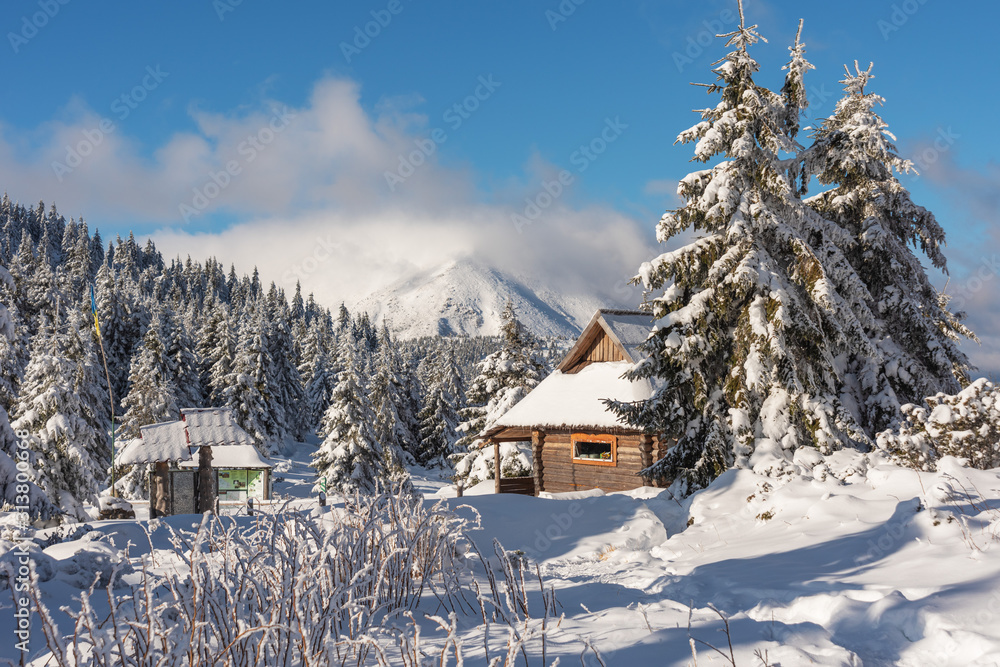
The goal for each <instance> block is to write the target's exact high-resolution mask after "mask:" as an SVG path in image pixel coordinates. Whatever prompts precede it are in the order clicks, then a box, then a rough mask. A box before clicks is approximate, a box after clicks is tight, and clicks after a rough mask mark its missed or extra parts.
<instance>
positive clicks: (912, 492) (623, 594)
mask: <svg viewBox="0 0 1000 667" xmlns="http://www.w3.org/2000/svg"><path fill="white" fill-rule="evenodd" d="M311 451H312V447H311V446H310V445H305V444H303V445H297V446H295V447H294V448H292V450H291V452H290V454H291V458H290V459H289V461H288V462H287V463H284V462H282V463H281V464H279V466H278V470H277V471H276V473H275V474H276V477H278V478H281V479H280V481H276V483H275V491H276V493H278V494H280V495H282V496H287V497H289V498H293V499H295V500H294V501H293V502H294V503H295V504H296V505H298V506H300V507H306V506H313V507H315V505H316V501H315V498H314V496H313V495H312V491H311V489H312V482H313V478H312V476H311V471H310V469H309V468H308V467H307V463H308V456H309V453H310V452H311ZM803 463H805V462H804V461H803ZM816 464H818V465H816ZM940 468H941V469H940V471H939V472H937V473H917V472H914V471H912V470H908V469H902V468H899V467H896V466H893V465H890V464H888V463H886V462H885V461H882V460H880V459H877V458H872V457H866V456H862V455H858V454H850V453H846V452H841V453H838V454H835V455H834V456H833V457H830V458H829V459H827V460H825V461H822V462H819V461H810V462H809V465H803V468H802V472H803V474H802V475H801V476H795V477H787V478H784V479H774V478H767V477H762V476H759V475H756V474H754V473H752V472H750V471H729V472H727V473H726V474H724V475H723V476H722V477H721V478H720V479H719V480H717V481H716V482H715V483H714V484H713V485H712V486H711V487H710V488H709V489H707V490H705V491H702V492H700V493H698V494H695V495H694V496H692V497H691V498H688V499H686V500H683V501H680V502H678V501H676V500H673V499H671V498H669V497H668V496H667V494H666V493H665V492H662V491H660V490H658V489H652V488H642V489H638V490H635V491H633V492H628V493H616V494H608V495H604V494H602V493H600V492H592V493H580V494H563V495H559V496H552V497H544V498H532V497H525V496H516V495H503V496H496V495H493V494H492V493H490V491H491V489H492V482H488V483H486V484H484V485H480V487H477V488H474V489H470V490H467V492H466V494H465V497H463V498H454V497H453V496H454V489H453V488H452V487H450V486H449V485H448V482H447V480H446V479H445V478H444V476H443V475H442V474H441V473H440V472H439V471H426V470H415V471H414V473H415V480H414V481H415V485H416V486H417V488H418V489H419V490H420V491H421V492H423V493H424V494H425V504H433V503H435V502H438V501H442V502H444V503H447V504H448V505H449V506H450V507H452V508H453V509H454V511H455V512H457V513H458V514H460V515H463V516H469V517H472V516H473V515H474V513H475V512H478V514H479V515H480V517H481V525H482V529H481V530H479V531H476V532H473V533H472V534H471V537H472V539H474V540H475V541H476V542H477V544H478V545H479V546H480V548H481V550H482V551H483V552H484V553H487V552H492V540H493V539H494V538H497V539H499V540H500V541H501V542H502V543H503V545H504V547H505V548H506V549H508V550H521V551H523V552H524V553H525V555H526V556H527V558H528V559H529V562H531V563H538V564H539V565H540V569H541V572H542V575H543V577H544V578H545V580H546V583H547V584H551V585H553V586H554V587H555V591H556V598H557V599H558V601H559V603H560V604H561V609H560V610H559V611H560V612H561V613H564V614H565V619H564V620H563V621H562V623H561V625H560V627H559V629H558V630H556V631H554V632H553V633H551V634H550V635H549V644H548V661H549V663H551V661H552V660H553V659H554V658H555V657H561V658H562V663H561V664H563V665H566V664H576V663H577V662H578V661H579V660H580V654H581V652H582V651H583V650H584V648H585V647H584V643H583V639H584V638H588V639H589V641H590V643H591V644H592V645H593V647H594V648H595V649H596V650H597V651H599V652H600V654H601V656H602V657H603V660H604V662H605V663H606V664H607V665H631V666H635V665H652V664H656V665H688V664H693V659H692V655H691V648H690V643H691V638H692V637H693V638H694V639H695V640H697V641H696V646H697V649H698V658H697V660H698V662H697V664H698V665H726V664H731V663H730V662H729V659H728V654H729V642H728V639H727V636H726V634H725V632H724V623H723V620H722V617H721V615H720V613H721V614H722V615H725V617H727V618H728V619H729V626H730V629H731V640H732V646H733V653H734V656H735V662H736V664H737V665H740V666H757V665H762V664H769V665H779V664H780V665H784V666H786V667H788V666H792V665H852V666H854V665H865V666H870V665H905V666H912V667H917V666H920V667H923V666H927V665H941V666H948V665H954V666H956V667H957V666H969V665H1000V474H998V473H997V472H996V471H990V472H981V471H971V470H968V469H965V468H961V467H960V466H958V465H957V463H956V462H955V460H954V459H946V460H945V461H944V462H943V463H942V465H941V467H940ZM167 521H168V522H169V523H170V524H171V525H172V526H174V527H178V528H182V527H183V528H186V527H191V526H193V525H196V524H197V518H196V517H191V516H186V517H171V518H170V519H168V520H167ZM88 526H89V527H90V528H92V530H88V531H87V532H86V533H82V534H81V535H71V537H75V538H76V539H73V540H71V541H65V542H61V543H57V544H54V545H52V546H49V547H47V548H45V549H44V550H42V551H40V552H37V553H36V558H37V559H38V560H39V562H41V563H42V567H43V568H49V569H50V570H51V572H52V573H53V576H52V577H51V578H49V579H48V581H46V582H44V583H43V584H42V590H43V593H44V599H45V601H46V603H47V604H48V606H49V607H50V608H52V609H56V608H58V607H59V606H60V605H63V604H68V603H69V601H70V599H71V598H72V596H73V595H77V594H79V591H80V588H81V587H82V586H83V585H84V583H85V582H86V581H87V580H89V579H90V578H92V576H93V574H94V573H95V572H101V571H104V570H107V568H108V563H110V562H113V561H114V560H117V559H119V558H121V554H120V551H118V549H120V548H121V547H123V546H124V544H125V542H127V541H129V540H131V541H132V542H133V543H134V544H136V545H138V546H137V547H135V548H133V549H132V550H130V553H129V556H130V558H131V559H133V562H135V563H137V562H138V561H137V560H135V559H137V558H138V557H139V556H141V555H142V554H143V553H149V551H150V548H151V547H152V549H153V550H155V551H157V552H160V551H161V550H167V549H168V548H169V545H167V544H166V542H165V540H162V541H157V540H154V541H153V543H152V545H150V544H144V543H145V541H146V538H145V533H144V531H143V530H142V526H141V522H134V521H105V522H91V523H90V524H88ZM63 530H64V531H65V530H66V529H65V528H64V529H63ZM78 530H81V531H82V530H84V529H82V528H78ZM154 535H159V533H154ZM99 536H107V538H110V539H103V538H102V537H101V538H99ZM109 542H113V543H114V545H115V546H116V547H117V548H118V549H114V548H109V546H108V544H109ZM161 555H162V554H161ZM133 576H135V575H128V574H127V575H126V576H125V581H126V582H129V581H130V577H133ZM0 599H3V601H4V604H5V605H6V608H5V609H4V610H3V611H0V636H2V637H4V638H7V637H12V636H13V625H12V621H13V619H12V613H11V610H10V604H11V602H10V598H9V593H7V592H4V593H3V598H0ZM712 607H714V608H715V609H717V610H718V611H719V612H720V613H717V612H716V611H714V610H713V608H712ZM424 611H426V612H428V613H435V610H434V609H433V608H428V609H426V610H424ZM60 618H61V619H62V620H63V622H65V620H66V617H65V616H60V615H58V614H57V619H60ZM689 618H690V630H689V628H688V625H689ZM67 631H68V630H67ZM468 632H470V633H471V632H472V630H471V629H469V630H468ZM33 634H34V636H33V642H32V647H33V649H34V650H36V651H37V650H40V649H42V648H43V640H42V637H41V633H40V632H39V631H37V629H36V631H35V632H34V633H33ZM701 642H704V643H701ZM707 644H711V645H713V646H715V647H718V648H719V649H721V650H722V652H723V653H725V656H723V655H722V654H720V653H716V652H714V651H713V650H712V649H711V648H709V647H708V646H707ZM529 648H530V647H529ZM469 650H470V651H472V655H471V657H469V658H468V659H467V664H481V659H480V662H477V661H476V658H475V647H474V646H471V647H470V648H469ZM755 653H758V654H759V656H760V657H759V658H758V657H756V656H755ZM0 656H2V657H7V658H11V659H14V660H16V659H17V656H16V652H15V651H14V649H13V641H7V640H6V639H5V640H3V641H0ZM761 658H763V659H765V660H766V663H765V662H763V661H762V660H761ZM533 660H534V661H537V657H534V656H533ZM435 664H436V663H435ZM519 664H520V663H519ZM532 664H535V663H534V662H533V663H532ZM584 664H595V665H596V664H598V663H597V661H596V659H595V658H594V655H593V653H588V656H587V658H586V660H585V663H584Z"/></svg>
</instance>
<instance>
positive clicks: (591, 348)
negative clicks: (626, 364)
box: [562, 327, 627, 373]
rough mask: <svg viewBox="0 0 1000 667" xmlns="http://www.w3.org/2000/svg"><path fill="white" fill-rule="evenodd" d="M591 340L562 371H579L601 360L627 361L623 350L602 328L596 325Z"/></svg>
mask: <svg viewBox="0 0 1000 667" xmlns="http://www.w3.org/2000/svg"><path fill="white" fill-rule="evenodd" d="M594 334H596V335H594V336H591V338H592V340H590V341H588V344H587V346H586V347H584V348H583V349H581V350H580V351H579V352H578V354H577V355H576V358H575V359H574V360H573V362H572V364H571V365H569V366H567V367H566V368H564V369H562V370H563V372H564V373H579V372H580V371H581V370H582V369H584V368H586V367H587V366H589V365H590V364H593V363H596V362H601V361H627V359H626V358H625V351H624V350H622V348H621V346H620V345H618V343H617V342H615V341H614V340H612V339H611V336H609V335H608V333H607V332H606V331H604V329H602V328H601V327H596V328H595V329H594Z"/></svg>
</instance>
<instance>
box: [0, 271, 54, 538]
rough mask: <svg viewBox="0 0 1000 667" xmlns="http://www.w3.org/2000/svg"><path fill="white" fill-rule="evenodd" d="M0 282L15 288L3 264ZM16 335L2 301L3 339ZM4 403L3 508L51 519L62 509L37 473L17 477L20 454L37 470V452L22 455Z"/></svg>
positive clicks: (0, 432)
mask: <svg viewBox="0 0 1000 667" xmlns="http://www.w3.org/2000/svg"><path fill="white" fill-rule="evenodd" d="M0 285H4V286H7V287H8V288H13V278H12V277H11V275H10V273H8V272H7V269H5V268H4V267H2V266H0ZM15 336H16V331H15V328H14V320H13V318H12V317H11V314H10V311H8V310H7V307H6V306H5V305H4V304H3V303H0V339H2V340H0V342H2V341H11V340H14V338H15ZM5 405H12V404H11V403H6V401H0V511H13V509H14V508H16V507H18V506H20V507H21V508H27V509H26V510H22V511H27V512H28V515H29V516H30V517H32V518H39V519H48V518H50V517H52V516H53V515H55V514H56V513H58V511H59V510H58V508H57V507H56V505H55V504H53V503H52V501H50V500H49V498H48V497H47V496H46V495H45V492H44V491H43V490H42V489H41V488H39V487H38V485H37V484H35V478H34V477H35V476H34V473H33V472H32V473H31V474H30V475H29V477H30V478H29V479H28V481H27V482H25V481H21V482H18V480H17V476H18V470H17V461H18V460H19V458H20V457H23V456H28V457H29V459H28V460H25V459H23V458H20V460H22V461H23V462H24V463H26V464H27V465H28V469H29V470H30V471H36V470H38V465H37V452H31V451H29V452H28V453H27V454H19V449H18V438H17V436H16V434H15V433H14V429H13V428H11V425H10V418H9V416H8V415H7V410H6V408H5V407H4V406H5ZM20 451H24V450H20Z"/></svg>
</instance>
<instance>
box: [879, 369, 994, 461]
mask: <svg viewBox="0 0 1000 667" xmlns="http://www.w3.org/2000/svg"><path fill="white" fill-rule="evenodd" d="M926 403H927V405H928V406H929V407H924V406H921V405H915V404H913V403H908V404H906V405H904V406H903V414H904V415H905V419H904V421H903V422H902V423H901V424H900V425H898V427H896V428H894V429H891V430H886V431H884V432H882V433H880V434H879V435H878V445H879V447H881V448H882V449H884V450H886V451H888V452H889V453H891V454H893V455H894V456H896V457H898V458H900V459H901V460H902V461H903V462H904V463H906V464H907V465H911V466H913V467H915V468H922V469H924V470H933V469H934V468H935V464H936V462H937V460H938V459H940V458H941V457H942V456H957V457H959V458H963V459H965V460H966V461H968V463H969V465H970V466H972V467H973V468H979V469H981V470H990V469H991V468H998V467H1000V387H998V386H997V385H995V384H993V383H992V382H990V381H989V380H987V379H985V378H980V379H978V380H976V381H975V382H973V383H972V384H970V385H969V386H968V387H966V388H965V389H963V390H962V391H960V392H959V393H958V394H943V393H941V394H937V395H936V396H932V397H930V398H927V399H926Z"/></svg>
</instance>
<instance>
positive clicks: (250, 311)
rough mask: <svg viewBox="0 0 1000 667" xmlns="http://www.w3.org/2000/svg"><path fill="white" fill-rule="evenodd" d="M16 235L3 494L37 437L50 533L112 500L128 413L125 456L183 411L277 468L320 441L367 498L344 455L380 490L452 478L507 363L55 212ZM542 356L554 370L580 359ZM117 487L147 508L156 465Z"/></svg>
mask: <svg viewBox="0 0 1000 667" xmlns="http://www.w3.org/2000/svg"><path fill="white" fill-rule="evenodd" d="M0 220H2V227H0V228H2V231H0V266H5V267H7V269H8V270H9V275H7V274H5V277H6V278H7V279H6V280H4V281H3V283H2V284H0V303H3V304H5V305H7V310H8V313H7V319H8V320H9V321H8V322H7V325H8V326H7V329H8V330H9V334H10V336H9V337H6V336H3V337H0V369H2V375H0V402H2V405H3V406H7V411H8V412H9V421H10V426H8V425H7V424H6V423H5V422H6V420H3V421H0V423H2V424H3V427H4V430H3V432H2V433H0V438H2V439H0V444H2V449H0V451H2V453H3V455H4V456H6V457H8V458H6V459H4V460H5V461H7V467H5V468H2V469H0V472H3V479H2V480H0V490H2V491H3V493H4V498H5V500H6V501H7V502H8V503H10V504H11V505H13V504H14V496H15V488H14V487H15V484H14V481H13V480H14V475H13V474H12V471H13V467H12V464H11V459H13V457H14V456H15V449H16V444H17V440H18V438H17V437H16V436H15V431H16V432H17V433H21V434H27V435H28V437H30V438H32V439H33V442H36V443H37V446H36V451H35V453H34V459H33V460H32V461H31V465H32V469H33V470H37V477H36V479H35V480H34V482H33V484H32V493H33V494H34V495H35V498H36V500H37V502H34V503H33V504H32V507H33V508H34V511H35V513H36V514H38V515H39V516H42V517H48V516H51V515H52V514H54V513H57V512H65V513H66V515H67V517H77V518H85V515H84V514H83V504H84V503H92V504H96V502H97V499H98V495H99V494H100V493H101V491H102V490H104V489H106V488H107V487H108V485H109V483H110V479H111V439H110V437H109V436H110V433H111V408H112V399H113V408H114V415H115V440H116V441H117V443H118V444H119V446H120V445H122V444H123V443H125V442H127V441H129V440H131V439H133V438H137V437H139V428H140V427H141V426H143V425H147V424H154V423H158V422H163V421H170V420H174V419H177V418H178V416H179V414H180V413H179V411H180V409H182V408H187V407H202V406H228V407H230V408H232V410H233V412H234V415H235V417H236V419H237V421H238V422H239V424H240V425H241V426H242V427H243V428H244V429H245V430H246V431H247V432H248V433H249V434H250V435H251V436H252V437H253V438H254V439H255V441H256V442H257V443H258V445H259V447H260V448H261V450H262V451H263V452H265V453H267V454H272V455H273V454H277V453H280V450H281V448H282V446H283V444H284V443H285V442H288V441H297V440H304V439H308V438H309V437H311V436H312V435H313V434H318V435H319V437H320V438H322V439H323V443H324V444H323V446H321V448H320V450H319V452H318V453H317V455H316V457H315V465H316V468H317V471H318V472H319V474H320V475H328V476H329V477H330V481H331V483H332V484H333V485H334V486H336V487H340V488H342V489H343V490H347V489H351V488H354V485H353V483H352V482H351V481H350V477H351V476H350V474H348V475H346V476H344V475H340V476H338V475H337V474H336V470H334V469H333V468H330V467H329V466H328V465H327V462H326V458H325V457H326V456H327V454H328V453H329V451H330V450H331V449H332V448H336V447H338V446H341V445H344V446H347V447H348V448H349V449H351V451H352V452H355V454H352V455H351V456H348V457H343V456H341V457H339V458H338V465H339V466H340V467H339V468H337V469H344V467H345V466H346V469H348V470H351V469H352V468H353V467H354V465H355V464H357V465H362V464H363V462H364V461H368V462H369V463H368V464H367V465H371V466H373V467H372V468H371V470H370V471H369V472H370V473H371V475H370V476H369V477H370V479H371V480H375V479H384V480H386V481H388V480H390V479H401V478H404V477H405V475H406V473H405V465H407V464H413V463H420V464H424V465H437V466H450V465H451V464H450V462H449V457H450V456H451V455H452V454H454V452H455V450H454V447H455V443H456V441H457V440H458V439H459V434H458V433H457V431H456V429H457V428H458V427H459V425H460V419H459V417H458V415H459V411H460V410H462V409H465V408H466V407H467V406H466V403H465V401H466V396H465V389H464V387H465V386H466V385H467V384H469V383H471V382H472V381H473V379H474V376H475V373H476V372H477V369H476V365H477V363H478V362H479V361H480V359H482V358H483V357H486V356H488V355H489V354H491V353H494V352H496V351H497V350H499V349H500V348H501V347H502V340H501V339H500V338H490V337H475V338H441V337H437V338H423V339H417V340H411V341H404V342H401V341H397V340H395V339H394V338H393V336H392V335H391V334H390V332H389V330H388V329H387V328H386V327H385V326H382V327H381V328H377V327H376V326H374V325H373V324H372V322H371V321H370V320H369V318H368V316H367V314H364V313H361V314H357V315H352V314H351V313H350V312H348V309H347V308H346V307H345V306H343V305H341V306H340V308H339V310H338V311H337V312H331V311H330V310H329V309H328V308H325V307H322V306H320V305H318V304H317V303H316V301H315V299H314V298H313V296H312V295H311V294H310V295H307V296H303V294H302V293H301V290H300V288H299V286H298V285H296V289H295V292H294V293H293V294H291V295H288V294H286V292H285V291H284V290H283V289H281V288H279V287H278V286H277V285H275V284H274V283H271V284H269V285H265V284H263V283H262V281H261V279H260V277H259V275H258V273H257V271H256V270H254V272H253V274H252V275H249V276H248V275H243V276H239V275H237V273H236V270H235V268H234V267H232V266H230V267H229V269H228V270H227V269H226V268H225V267H224V266H223V265H222V264H221V263H219V262H218V261H217V260H215V259H211V258H210V259H208V260H206V261H205V262H204V263H200V262H197V261H194V260H192V259H191V258H190V257H188V258H187V259H186V260H183V261H182V260H180V259H174V260H171V261H169V262H168V261H166V260H165V259H164V257H163V256H162V254H161V253H160V252H159V251H158V250H157V249H156V247H155V245H154V244H153V243H152V241H147V242H146V243H145V245H140V244H139V243H137V242H136V240H135V238H134V236H132V235H131V234H130V235H129V237H128V238H126V239H121V238H116V239H114V240H112V241H109V242H108V243H107V245H106V246H105V243H104V240H103V239H102V238H101V235H100V233H99V232H98V231H95V232H94V233H93V234H91V232H90V230H89V228H88V225H87V223H86V222H84V221H83V220H76V219H73V218H71V219H70V220H66V218H65V217H64V216H62V215H61V214H60V213H59V212H58V210H57V209H56V207H55V206H54V205H53V206H51V207H50V208H49V209H48V210H46V208H45V205H44V204H43V203H42V202H39V204H38V205H37V207H34V208H28V207H25V206H21V205H19V204H16V203H14V202H12V201H11V200H10V198H9V197H7V196H6V195H5V196H4V198H3V200H2V204H0ZM91 286H93V304H92V301H91ZM92 305H96V314H97V321H98V323H99V326H100V339H99V338H98V336H97V330H96V328H95V322H94V317H93V315H92ZM509 316H510V317H511V318H514V317H515V315H514V313H513V311H510V312H509ZM102 343H103V354H104V355H106V358H107V375H106V374H105V370H104V365H103V359H102V356H101V355H102V352H101V344H102ZM517 343H518V344H523V341H517ZM531 345H532V351H531V354H533V355H534V354H537V355H538V357H539V358H540V359H545V358H551V357H552V356H554V355H556V354H557V353H558V350H559V349H561V346H564V345H565V343H564V342H560V341H552V342H551V343H544V344H543V346H542V347H544V349H542V347H537V346H538V343H537V342H536V341H534V339H531ZM536 348H537V349H536ZM109 380H110V388H109V386H108V382H109ZM109 389H110V392H109ZM481 398H482V397H481ZM485 400H486V401H488V400H489V397H486V398H485ZM356 459H357V460H356ZM114 472H115V479H116V484H115V486H116V492H117V493H120V494H121V495H123V496H124V497H126V498H142V497H144V496H145V495H146V494H147V493H148V489H147V488H146V476H147V474H148V470H147V469H146V467H145V466H135V467H133V468H125V469H121V470H118V469H116V470H115V471H114ZM341 482H342V484H341Z"/></svg>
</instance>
